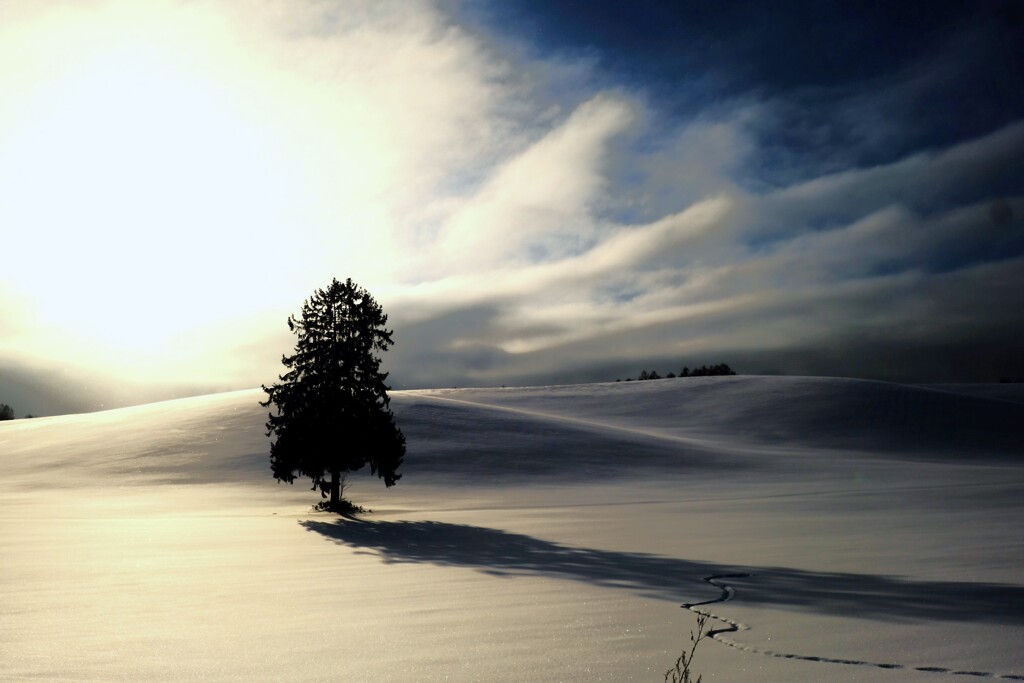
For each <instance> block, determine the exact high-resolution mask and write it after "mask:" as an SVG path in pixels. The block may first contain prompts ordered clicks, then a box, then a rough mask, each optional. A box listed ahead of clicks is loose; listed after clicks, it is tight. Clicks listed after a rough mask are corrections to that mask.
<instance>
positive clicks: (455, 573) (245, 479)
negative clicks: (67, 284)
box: [0, 377, 1024, 682]
mask: <svg viewBox="0 0 1024 683" xmlns="http://www.w3.org/2000/svg"><path fill="white" fill-rule="evenodd" d="M1022 388H1024V387H1021V386H1015V387H1005V386H1004V387H1000V388H999V390H998V391H994V390H992V389H991V388H985V387H969V386H968V387H958V386H955V385H948V386H936V387H912V386H902V385H894V384H885V383H878V382H865V381H855V380H839V379H822V378H782V377H779V378H768V377H723V378H690V379H675V380H658V381H649V382H631V383H622V384H596V385H586V386H574V387H541V388H530V389H490V390H476V389H465V390H438V391H412V392H395V393H394V394H393V402H392V407H393V408H394V410H395V413H396V416H397V418H398V421H399V425H400V426H401V427H402V429H403V431H404V432H405V434H406V436H407V438H408V442H409V453H408V455H407V457H406V463H405V465H404V468H403V471H404V472H405V478H404V479H402V481H401V482H399V484H398V486H396V487H394V488H393V489H390V490H386V489H385V488H384V486H383V484H382V483H381V482H380V481H379V480H377V479H371V478H370V477H369V475H368V474H367V473H359V474H358V475H356V476H355V482H354V484H353V486H352V487H351V489H350V491H349V495H350V497H352V498H353V499H354V500H355V501H356V502H358V503H361V504H363V505H365V506H367V507H370V508H373V510H374V512H373V514H371V515H368V516H366V518H365V520H363V521H358V522H356V521H344V520H340V519H338V518H337V517H333V516H330V515H326V514H321V513H312V512H310V511H309V505H310V503H312V502H314V501H315V499H316V495H317V494H314V493H313V492H311V491H309V490H308V486H307V485H302V484H300V483H297V484H296V485H295V486H291V487H289V486H287V485H278V484H277V483H276V482H275V481H274V480H273V479H272V478H271V476H270V471H269V466H268V459H267V450H268V440H267V439H266V437H265V436H264V430H263V422H264V421H265V410H264V409H262V408H260V407H259V406H258V404H257V401H258V400H259V399H260V398H261V396H262V394H261V392H258V391H246V392H237V393H231V394H223V395H217V396H208V397H201V398H193V399H185V400H180V401H173V402H168V403H161V404H154V405H148V406H141V407H135V408H128V409H122V410H115V411H109V412H104V413H94V414H87V415H73V416H67V417H55V418H42V419H35V420H19V421H15V422H9V423H4V424H0V471H2V473H3V474H2V475H0V680H5V681H6V680H19V681H20V680H68V681H79V680H88V681H114V680H126V681H149V680H204V681H205V680H235V681H249V680H275V681H276V680H297V681H317V680H320V681H444V680H448V681H476V680H479V681H660V680H661V679H662V674H663V672H664V671H665V670H666V669H667V668H668V667H669V666H670V665H671V664H672V663H673V662H674V660H675V658H676V656H677V655H678V653H679V651H680V649H681V647H682V645H683V644H684V642H685V641H686V639H687V636H688V634H689V631H690V629H691V628H693V627H694V624H695V616H694V614H693V613H692V612H690V611H688V610H687V609H683V608H681V607H680V605H681V604H683V603H698V602H703V601H713V600H719V599H721V598H722V597H723V596H725V595H731V596H732V598H731V600H729V601H727V602H718V603H711V604H707V605H704V606H703V608H704V609H709V610H711V611H712V612H714V613H715V614H716V615H719V616H721V617H722V618H724V619H727V620H732V621H735V622H738V623H741V624H743V625H744V628H743V629H742V630H739V631H737V632H735V633H725V634H723V636H722V637H723V639H726V640H731V641H734V642H735V643H736V644H737V646H738V647H730V646H728V645H727V644H725V643H723V642H712V641H708V642H705V643H702V644H701V646H700V648H699V649H698V651H697V658H696V668H697V670H698V671H699V672H700V673H703V675H704V680H705V681H787V682H788V681H886V682H897V681H935V682H940V681H943V680H950V681H955V680H969V679H971V678H973V677H975V676H978V677H989V678H999V677H1003V678H1007V677H1009V678H1019V679H1024V525H1022V523H1021V520H1022V519H1024V391H1021V390H1020V389H1022ZM722 575H731V577H730V578H719V579H712V580H711V581H710V582H709V581H706V579H707V578H708V577H714V576H722ZM736 575H742V576H736ZM712 584H717V586H716V585H712ZM725 585H728V586H729V587H730V588H729V589H728V590H726V589H723V588H721V586H725ZM715 627H716V628H725V624H724V623H723V622H715ZM771 653H775V655H774V656H773V655H772V654H771ZM779 654H786V655H798V656H799V657H781V656H778V655H779ZM815 659H817V660H846V661H847V662H855V663H835V662H829V661H815ZM879 665H885V667H883V666H879ZM918 668H936V669H945V670H948V671H946V672H941V671H919V670H917V669H918ZM956 672H961V673H956ZM967 673H971V674H972V675H971V676H967V675H966V674H967Z"/></svg>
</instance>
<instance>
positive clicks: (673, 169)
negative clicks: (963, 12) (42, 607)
mask: <svg viewBox="0 0 1024 683" xmlns="http://www.w3.org/2000/svg"><path fill="white" fill-rule="evenodd" d="M464 9H465V7H464V6H461V5H458V4H456V5H447V4H436V3H431V2H402V3H398V2H376V1H375V2H371V1H369V0H367V1H366V2H351V3H346V4H345V6H344V9H342V8H341V7H339V6H337V5H333V4H331V3H319V2H314V1H313V0H308V1H306V0H301V1H299V2H294V1H290V2H284V1H283V0H258V1H257V2H253V3H249V4H246V5H245V7H244V8H242V7H238V6H231V5H227V4H220V3H217V4H196V3H185V2H176V1H174V0H165V1H163V2H155V3H147V4H146V5H145V6H142V5H138V4H137V3H130V2H126V1H117V0H108V1H101V2H95V3H89V4H85V5H82V4H77V3H68V4H59V5H49V6H47V7H46V8H41V7H40V6H39V4H38V3H28V2H16V3H10V4H5V5H4V7H3V9H2V11H3V12H5V14H4V18H5V20H6V21H5V22H3V25H4V26H5V27H6V28H2V29H0V59H3V60H4V61H5V63H12V64H18V66H19V68H18V69H12V70H5V72H4V73H2V74H0V98H3V99H4V101H5V102H6V103H9V106H5V108H4V110H3V112H0V197H4V198H6V199H5V201H4V202H2V203H0V233H2V245H3V251H2V252H0V259H2V262H3V267H2V269H0V311H2V313H3V316H2V317H0V321H2V322H0V353H2V354H3V356H4V358H6V359H8V360H9V363H14V364H15V365H17V366H18V367H22V368H28V367H32V368H35V369H36V370H38V368H52V369H54V370H57V369H59V370H61V371H62V372H64V371H67V372H69V373H73V372H75V371H81V372H85V373H86V374H89V376H96V375H104V374H105V375H107V376H110V377H112V378H115V379H114V380H113V381H115V382H123V383H125V384H126V385H127V384H128V383H129V378H131V380H130V381H132V382H139V383H140V384H143V385H151V386H158V387H162V389H161V390H166V391H168V392H172V391H178V390H181V387H185V386H187V387H190V388H196V387H206V388H225V389H226V388H236V387H242V386H252V385H256V384H259V383H260V382H264V381H268V380H270V379H272V378H273V377H274V376H275V375H276V373H277V371H278V369H279V368H278V367H277V365H278V362H279V358H280V354H281V353H282V352H284V351H286V350H287V348H288V346H289V344H290V342H291V340H290V339H289V337H288V334H287V330H285V328H284V320H285V318H286V316H287V315H288V314H289V313H290V312H293V311H294V310H296V309H297V308H298V306H299V305H300V304H301V301H302V300H303V299H304V298H305V297H306V296H308V295H309V293H310V292H311V291H312V290H313V289H314V288H316V287H319V286H322V285H323V284H324V283H325V282H326V281H328V280H329V279H330V278H331V277H334V276H337V277H352V278H353V279H355V280H356V281H358V282H360V283H361V284H363V285H365V286H367V287H368V288H369V289H370V290H371V291H372V292H374V294H375V295H376V296H377V297H378V299H380V300H381V302H382V303H383V304H384V306H385V309H386V310H387V311H388V312H389V313H390V314H391V321H392V323H393V324H394V325H395V327H396V329H397V334H396V336H397V340H398V346H397V347H396V349H395V351H394V352H393V353H392V354H391V355H390V357H389V359H388V360H387V362H388V364H389V367H390V368H391V370H392V381H393V382H395V383H396V384H398V385H401V386H427V385H430V384H439V385H452V384H459V385H467V384H472V383H515V382H517V381H527V380H537V379H541V380H542V379H543V378H545V377H548V378H550V379H556V378H559V377H573V378H577V379H579V378H588V377H589V378H595V379H597V378H604V379H608V378H611V377H610V376H609V375H607V374H604V373H611V372H613V371H614V372H620V371H621V369H628V368H632V367H634V366H636V367H637V369H638V368H639V365H640V364H641V363H647V362H651V361H653V360H657V359H662V360H663V361H665V362H667V361H668V360H672V362H673V363H675V364H677V365H680V366H681V365H682V364H686V363H689V364H691V365H692V364H694V363H702V362H717V361H719V360H728V359H727V358H724V357H723V354H739V357H742V358H747V359H750V361H751V362H752V363H758V365H756V366H754V367H748V368H740V369H742V370H748V371H756V370H763V369H779V368H783V369H784V368H785V367H793V368H796V367H804V365H802V364H800V363H798V362H796V361H794V360H793V359H794V357H795V356H794V353H795V352H794V349H802V350H803V351H804V352H806V353H809V354H810V353H812V351H813V350H814V349H815V348H819V349H826V348H855V347H856V341H857V340H864V339H868V340H870V344H869V345H867V346H866V347H865V348H867V347H868V346H869V347H870V350H866V351H865V357H863V358H858V360H857V361H856V363H855V364H853V365H851V367H853V366H855V367H857V368H858V372H861V373H866V374H870V373H871V372H872V370H871V368H876V369H878V372H883V371H886V372H887V371H888V370H886V366H887V362H886V361H885V359H884V354H885V353H886V351H885V349H886V348H887V346H886V344H889V347H888V348H892V349H896V348H897V347H898V348H901V349H902V348H905V347H906V345H909V344H919V345H921V348H923V349H924V348H938V347H939V346H942V345H945V346H943V347H942V348H946V349H949V348H953V347H954V346H956V345H959V346H956V348H958V349H960V352H961V353H966V352H967V351H966V349H967V348H968V344H969V340H970V339H972V335H974V337H973V339H975V342H974V343H976V345H977V347H978V348H979V349H980V348H982V347H983V346H984V344H985V342H986V340H989V341H991V342H992V343H993V344H996V342H997V341H998V343H999V344H1003V342H1002V341H999V340H1003V339H1005V338H1006V335H1007V331H1008V330H1010V331H1012V330H1017V329H1018V328H1019V325H1018V323H1017V322H1016V321H1015V320H1014V319H1013V316H1012V314H1011V313H1009V312H1008V311H1007V308H1006V306H1005V303H1004V302H1005V301H1006V300H1007V298H1008V297H1011V296H1012V294H1011V292H1012V291H1013V288H1014V287H1019V286H1020V285H1021V284H1024V280H1022V275H1021V271H1020V263H1019V260H1020V258H1021V255H1022V254H1024V236H1022V230H1024V227H1022V226H1024V204H1022V199H1021V198H1022V196H1024V186H1022V181H1021V178H1024V118H1021V117H1019V118H1018V119H1017V120H1011V121H1009V122H1007V121H1005V120H1004V119H1005V118H1006V117H1002V118H999V117H997V118H998V121H999V125H997V126H990V127H989V128H987V129H985V130H979V132H976V133H975V134H971V135H966V134H964V135H960V136H953V138H950V136H948V135H947V136H946V137H942V136H936V135H924V136H918V137H915V135H914V134H913V131H911V130H908V126H909V125H912V123H913V122H909V123H908V121H907V120H905V119H903V118H900V117H892V118H891V120H887V119H886V118H885V117H884V116H882V115H881V114H880V112H881V113H884V112H885V111H889V110H890V108H891V107H894V106H896V103H898V101H899V93H900V88H901V87H902V86H903V85H907V84H910V85H913V88H916V89H917V90H919V91H921V92H932V91H933V90H934V88H936V87H938V86H937V85H936V84H937V83H939V80H941V79H939V80H936V78H937V77H936V76H935V74H937V73H946V72H948V70H949V68H951V67H950V65H949V63H948V60H947V61H945V62H942V63H941V64H931V62H929V55H930V54H932V53H929V52H928V51H927V50H926V49H925V47H926V46H925V47H922V46H921V45H917V46H916V47H915V49H914V50H913V51H912V52H913V53H914V55H913V58H912V59H911V58H907V59H908V60H909V61H904V62H901V64H902V68H900V69H897V71H896V73H895V75H893V76H891V77H881V76H876V77H872V78H867V77H863V76H864V74H861V73H860V72H859V71H857V70H856V69H854V72H856V73H852V74H847V76H848V78H843V79H841V80H842V83H841V84H840V85H839V86H837V87H836V88H828V87H822V86H820V85H819V86H816V87H817V90H815V89H814V88H810V89H808V88H806V87H799V86H793V85H786V83H785V82H784V81H785V80H786V79H785V78H782V75H780V73H778V72H777V71H772V72H771V73H772V74H774V76H773V79H774V80H772V82H771V83H770V84H767V85H766V86H765V88H764V89H761V90H759V89H758V88H757V87H754V86H750V87H749V88H747V89H745V90H737V87H738V86H737V84H738V83H743V82H746V81H745V80H744V79H749V78H751V77H752V76H751V74H750V73H748V74H746V75H745V76H743V78H739V79H738V80H737V79H735V78H734V79H733V80H729V79H728V77H727V75H723V74H724V71H723V69H724V70H728V68H737V67H736V63H737V62H735V60H732V61H730V59H723V61H722V62H721V63H719V64H718V65H717V66H716V67H715V68H710V70H708V71H701V72H699V73H697V72H695V73H694V75H693V77H692V79H690V80H686V79H683V80H684V81H685V83H683V85H680V89H679V93H677V94H675V95H673V96H672V97H669V96H667V95H666V94H665V87H664V86H665V83H667V82H668V81H666V80H665V78H667V76H665V74H664V73H662V72H658V73H661V76H658V77H657V78H653V77H652V79H650V80H648V79H643V78H641V79H633V80H629V79H623V78H621V72H620V71H618V68H619V67H618V66H617V67H616V68H614V69H608V68H607V64H608V62H607V61H606V60H605V61H602V59H601V56H602V55H601V54H600V53H597V54H594V53H588V52H587V51H585V50H584V51H582V52H577V53H573V52H571V51H570V52H560V53H553V52H548V51H545V50H533V49H530V46H528V45H526V46H524V44H523V43H522V42H521V40H520V39H518V38H516V37H515V36H513V35H511V34H509V35H505V36H503V37H502V38H501V39H496V37H495V29H494V28H493V27H489V28H487V29H486V30H485V29H483V28H481V26H480V25H479V24H473V23H472V22H470V23H467V22H466V21H465V14H464V13H460V12H462V10H464ZM698 19H699V18H698ZM700 21H711V23H712V24H714V23H715V21H713V20H712V19H710V18H707V17H704V18H703V19H700ZM698 23H700V22H698ZM700 25H703V24H700ZM709 30H710V29H709ZM705 37H707V36H705ZM697 42H698V44H700V45H705V46H706V45H708V44H709V43H707V41H704V40H703V39H701V40H698V41H697ZM666 44H667V43H666ZM936 44H944V43H942V41H939V43H936ZM971 45H973V43H971ZM684 47H685V46H684ZM659 49H661V48H659ZM680 49H682V48H680ZM963 50H966V52H967V53H968V54H970V55H971V56H972V58H973V59H974V60H975V62H977V61H979V60H980V63H985V61H984V59H983V57H984V55H985V54H987V53H985V52H984V51H981V52H979V51H977V50H975V49H974V48H973V47H971V46H970V45H968V46H967V47H964V48H963ZM922 51H923V52H922ZM624 54H625V53H624ZM733 56H734V57H735V55H733ZM683 57H685V56H680V59H682V61H681V62H680V61H673V62H672V63H673V64H676V65H678V64H682V63H686V64H691V65H700V64H705V62H704V61H702V60H704V59H705V58H706V57H707V55H704V56H703V57H701V58H700V59H696V57H694V56H693V55H690V57H688V58H685V59H684V58H683ZM694 60H696V61H694ZM670 61H671V60H670ZM783 61H784V60H783ZM975 62H972V64H973V63H975ZM616 64H618V65H619V66H621V64H622V63H621V62H616ZM644 64H646V65H647V66H646V67H645V66H644ZM730 64H731V65H732V66H731V67H730V66H729V65H730ZM636 65H637V68H638V69H640V68H647V67H651V62H650V60H648V61H647V62H645V61H643V60H640V61H638V62H637V63H636ZM929 65H931V66H929ZM705 66H706V65H705ZM769 66H771V65H769ZM776 66H778V65H776ZM651 68H653V67H651ZM766 68H767V67H766ZM772 68H775V67H772ZM780 68H781V67H780ZM769 71H770V69H769ZM756 72H757V70H756V69H754V70H753V72H751V73H756ZM645 73H648V72H645ZM650 73H654V72H650ZM957 74H959V75H957V79H960V80H962V78H963V75H962V74H960V72H957ZM655 75H657V74H655ZM718 78H722V79H725V80H723V81H722V82H718V83H716V82H715V81H716V79H718ZM680 82H681V83H682V81H680ZM913 88H912V89H913ZM812 91H813V92H812ZM915 92H916V90H915ZM709 93H718V95H719V96H717V97H706V96H707V95H708V94H709ZM922 97H923V96H922ZM679 98H688V99H687V101H686V102H685V103H683V104H681V103H680V99H679ZM789 107H794V108H796V109H800V108H806V109H808V112H809V115H810V118H809V119H808V125H809V126H811V127H812V128H813V127H814V126H815V125H817V124H815V123H814V121H815V120H817V119H820V118H821V117H823V116H825V117H826V118H828V117H827V116H826V114H828V112H833V113H835V112H842V113H843V117H846V118H848V119H849V123H850V126H854V124H855V125H856V126H857V127H858V129H857V130H856V131H854V133H853V134H851V136H849V137H848V138H843V140H845V142H844V141H842V140H841V141H840V142H838V143H836V142H835V140H833V141H832V142H829V140H831V138H830V137H829V136H830V135H831V133H829V132H828V131H825V132H824V137H823V138H822V144H821V146H820V149H817V148H815V146H813V145H812V146H810V147H808V146H807V145H805V144H804V143H805V142H806V141H807V140H808V139H812V138H813V136H811V138H808V137H807V136H806V135H803V134H802V133H799V131H797V133H799V134H798V135H797V136H796V137H797V138H799V140H796V138H793V139H791V138H789V137H787V131H786V130H785V127H786V125H787V124H788V123H792V122H793V121H794V120H793V118H792V117H791V116H790V115H789V113H787V111H789V109H788V108H789ZM816 117H817V118H816ZM843 117H839V119H837V120H840V119H842V120H846V119H844V118H843ZM992 120H993V121H995V120H996V119H992ZM797 123H799V121H798V122H797ZM844 125H845V124H844ZM972 130H973V128H972ZM794 140H796V141H795V142H794ZM914 141H916V142H914ZM925 142H926V143H928V144H924V143H925ZM833 143H835V144H833ZM887 145H888V146H887ZM869 147H870V148H872V149H874V150H876V151H875V152H871V153H870V154H869V153H867V151H865V150H867V149H868V148H869ZM882 148H885V152H884V153H877V150H878V149H882ZM780 149H782V150H783V151H784V152H785V154H784V155H781V156H780V153H779V150H780ZM836 149H841V150H846V151H849V152H850V153H849V154H845V153H843V154H840V155H839V157H841V158H839V157H835V156H834V153H835V151H836ZM861 152H863V154H861ZM779 164H783V165H784V167H781V166H779ZM992 279H998V280H999V281H998V283H994V282H993V281H992ZM1000 348H1002V346H1000ZM771 354H775V355H774V356H772V355H771ZM868 356H870V358H868ZM814 357H815V358H818V359H829V358H831V360H820V362H819V363H818V365H814V367H816V368H818V369H819V370H820V369H821V368H826V370H825V371H830V372H833V373H838V374H842V372H843V371H844V366H843V365H842V363H841V361H840V360H836V358H835V357H834V356H831V355H829V354H828V353H825V352H821V353H817V354H815V355H814ZM944 357H948V354H947V356H944ZM644 359H646V360H644ZM773 359H774V360H773ZM780 359H781V360H780ZM676 361H678V362H676ZM830 362H831V363H832V365H831V366H829V365H828V363H830ZM787 364H788V365H787ZM811 365H813V364H811ZM829 367H831V368H832V369H831V370H828V369H827V368H829ZM616 368H619V369H620V370H616ZM1012 372H1016V370H1014V371H1012ZM175 387H177V388H175Z"/></svg>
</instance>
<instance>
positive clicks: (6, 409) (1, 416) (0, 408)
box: [0, 403, 32, 421]
mask: <svg viewBox="0 0 1024 683" xmlns="http://www.w3.org/2000/svg"><path fill="white" fill-rule="evenodd" d="M25 417H32V416H31V415H26V416H25ZM13 419H14V408H12V407H10V406H9V405H7V404H6V403H0V421H3V420H13Z"/></svg>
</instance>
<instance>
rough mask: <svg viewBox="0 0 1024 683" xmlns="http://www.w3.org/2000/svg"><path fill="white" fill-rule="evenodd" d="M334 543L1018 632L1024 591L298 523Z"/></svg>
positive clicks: (433, 527)
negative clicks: (717, 580) (724, 587)
mask: <svg viewBox="0 0 1024 683" xmlns="http://www.w3.org/2000/svg"><path fill="white" fill-rule="evenodd" d="M299 524H301V525H302V526H303V527H305V528H306V529H307V530H308V531H313V532H316V533H319V534H322V535H323V536H326V537H328V538H330V539H332V540H333V541H334V542H336V543H338V544H341V545H346V546H349V547H352V548H355V549H359V550H362V551H368V552H372V553H373V554H375V555H377V556H379V557H380V558H381V560H383V561H384V562H386V563H389V564H390V563H422V564H433V565H439V566H450V567H469V568H474V569H477V570H479V571H482V572H485V573H488V574H491V575H497V576H507V577H514V576H537V577H550V578H561V579H569V580H574V581H581V582H584V583H588V584H591V585H595V586H603V587H609V588H617V589H622V590H629V591H632V592H634V593H636V594H639V595H642V596H646V597H650V598H655V599H659V600H668V601H672V602H677V603H681V602H701V601H704V600H713V599H714V598H717V597H718V590H717V589H715V588H712V587H711V586H709V585H708V584H706V583H705V582H704V581H703V578H704V577H707V576H711V575H715V574H750V575H751V576H750V577H748V578H742V579H729V583H730V584H732V585H733V586H734V587H735V588H736V598H735V599H736V602H737V604H747V605H763V606H768V607H775V608H783V609H792V610H800V611H809V612H817V613H822V614H829V615H836V616H844V617H858V618H867V619H877V620H884V621H914V620H943V621H963V622H988V623H1001V624H1017V625H1020V624H1024V586H1018V585H1012V584H993V583H981V582H948V581H919V580H913V579H907V578H900V577H895V576H885V575H876V574H846V573H832V572H814V571H805V570H801V569H790V568H786V567H754V566H748V567H744V566H729V565H720V564H714V563H710V562H702V561H697V560H683V559H679V558H674V557H664V556H660V555H650V554H644V553H628V552H617V551H610V550H598V549H594V548H578V547H573V546H568V545H562V544H560V543H553V542H551V541H545V540H543V539H540V538H534V537H532V536H527V535H524V534H516V533H510V532H507V531H501V530H499V529H488V528H484V527H476V526H470V525H464V524H448V523H444V522H429V521H423V522H412V521H398V522H376V521H364V520H358V521H355V520H339V521H337V522H323V521H316V520H306V521H301V522H299Z"/></svg>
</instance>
